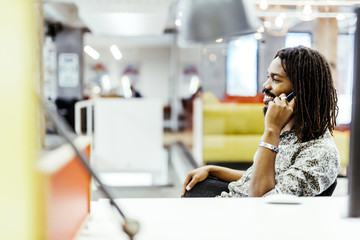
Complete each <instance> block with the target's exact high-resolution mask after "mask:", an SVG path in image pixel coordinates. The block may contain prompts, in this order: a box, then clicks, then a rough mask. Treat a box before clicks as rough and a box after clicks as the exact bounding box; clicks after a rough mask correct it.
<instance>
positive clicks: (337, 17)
mask: <svg viewBox="0 0 360 240" xmlns="http://www.w3.org/2000/svg"><path fill="white" fill-rule="evenodd" d="M336 19H337V20H338V21H341V20H344V19H345V15H344V14H342V13H338V14H337V15H336Z"/></svg>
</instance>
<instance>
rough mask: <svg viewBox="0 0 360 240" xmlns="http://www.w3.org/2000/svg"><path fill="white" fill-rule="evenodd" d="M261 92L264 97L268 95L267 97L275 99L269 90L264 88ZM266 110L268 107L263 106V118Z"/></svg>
mask: <svg viewBox="0 0 360 240" xmlns="http://www.w3.org/2000/svg"><path fill="white" fill-rule="evenodd" d="M261 92H262V93H263V94H265V95H268V96H270V97H272V98H275V97H276V96H275V94H273V93H271V92H270V91H269V90H267V89H265V88H263V90H262V91H261ZM267 110H268V106H267V105H265V107H264V108H263V113H264V116H265V115H266V112H267Z"/></svg>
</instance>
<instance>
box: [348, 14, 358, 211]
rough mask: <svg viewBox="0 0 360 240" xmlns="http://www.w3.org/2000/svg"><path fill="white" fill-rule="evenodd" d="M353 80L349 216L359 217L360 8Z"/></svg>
mask: <svg viewBox="0 0 360 240" xmlns="http://www.w3.org/2000/svg"><path fill="white" fill-rule="evenodd" d="M356 15H357V19H358V21H357V23H356V33H355V53H354V80H353V93H352V98H353V99H352V116H351V127H350V162H349V194H350V197H349V217H360V174H359V171H360V148H359V147H358V146H357V145H358V144H359V143H360V85H359V83H360V8H357V9H356Z"/></svg>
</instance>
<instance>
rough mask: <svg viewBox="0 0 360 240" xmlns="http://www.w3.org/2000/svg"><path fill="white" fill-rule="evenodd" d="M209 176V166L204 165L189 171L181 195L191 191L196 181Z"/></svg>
mask: <svg viewBox="0 0 360 240" xmlns="http://www.w3.org/2000/svg"><path fill="white" fill-rule="evenodd" d="M208 176H209V167H208V166H203V167H200V168H197V169H195V170H192V171H191V172H189V173H188V175H187V177H186V179H185V182H184V185H183V190H182V192H181V197H183V196H184V195H185V192H186V191H190V189H192V188H193V187H194V186H195V184H196V183H198V182H201V181H204V180H205V179H206V178H207V177H208Z"/></svg>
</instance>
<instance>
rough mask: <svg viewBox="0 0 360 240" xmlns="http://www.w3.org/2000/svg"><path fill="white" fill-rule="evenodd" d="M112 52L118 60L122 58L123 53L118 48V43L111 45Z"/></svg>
mask: <svg viewBox="0 0 360 240" xmlns="http://www.w3.org/2000/svg"><path fill="white" fill-rule="evenodd" d="M110 52H111V53H112V55H113V56H114V58H115V59H116V60H120V59H121V58H122V54H121V52H120V50H119V48H118V46H116V45H111V47H110Z"/></svg>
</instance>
